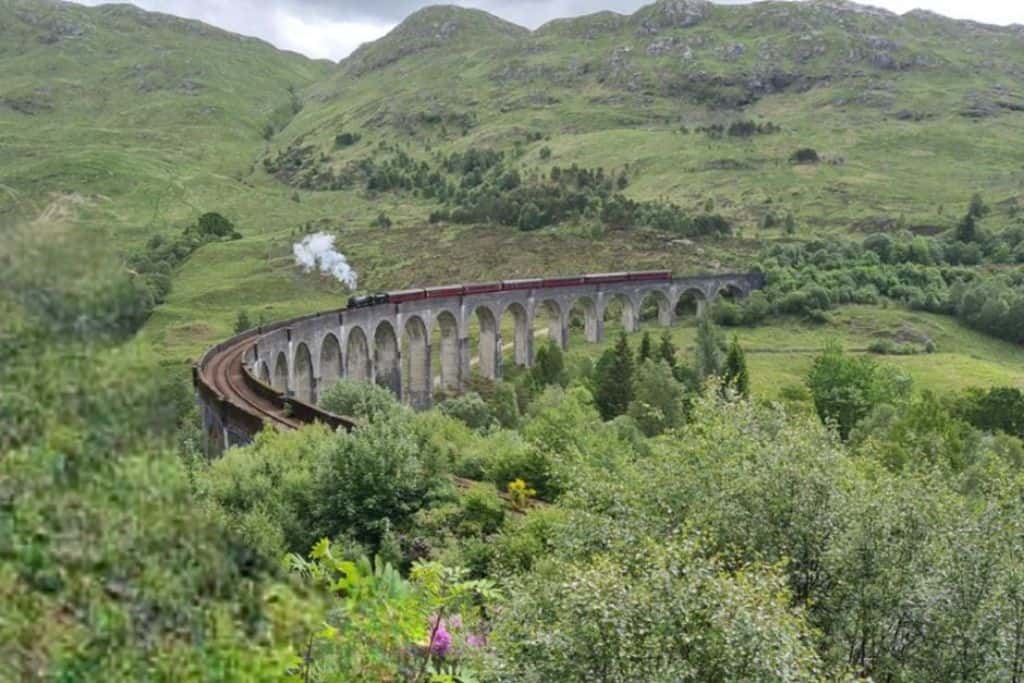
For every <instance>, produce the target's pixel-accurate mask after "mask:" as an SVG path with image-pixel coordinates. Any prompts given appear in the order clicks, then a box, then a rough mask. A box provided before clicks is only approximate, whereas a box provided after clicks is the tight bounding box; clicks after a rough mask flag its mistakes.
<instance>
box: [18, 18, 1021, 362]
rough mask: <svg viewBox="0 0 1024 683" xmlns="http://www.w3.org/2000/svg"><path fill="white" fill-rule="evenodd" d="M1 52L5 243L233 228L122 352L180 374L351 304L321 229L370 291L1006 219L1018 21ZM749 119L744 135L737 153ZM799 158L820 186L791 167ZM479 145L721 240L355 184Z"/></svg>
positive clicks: (424, 32) (183, 36)
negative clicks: (212, 348)
mask: <svg viewBox="0 0 1024 683" xmlns="http://www.w3.org/2000/svg"><path fill="white" fill-rule="evenodd" d="M0 38H2V40H0V226H3V229H4V230H5V231H6V232H8V233H9V234H11V235H17V236H19V237H18V239H16V240H11V241H10V242H9V244H10V245H15V248H23V247H25V246H26V244H33V245H38V242H39V237H40V236H42V237H45V238H50V237H59V238H60V239H59V240H52V241H55V242H57V243H62V244H63V243H66V244H69V245H72V246H73V252H72V256H73V261H74V262H73V263H72V264H71V265H72V266H74V265H81V264H83V263H92V264H94V267H95V264H96V263H99V264H102V266H103V267H104V268H107V269H110V268H115V269H116V268H119V267H120V266H119V261H118V259H119V258H120V256H121V255H122V254H124V253H126V252H130V251H133V250H138V249H141V248H142V245H143V244H144V243H145V240H147V239H148V238H149V237H151V236H152V235H154V234H160V235H164V236H174V235H176V234H179V233H180V231H181V230H182V229H183V228H184V227H185V226H187V225H188V224H190V223H191V222H193V221H194V220H195V219H196V217H197V216H198V215H200V214H201V213H203V212H206V211H218V212H220V213H223V214H224V215H225V216H227V217H228V218H230V219H231V220H232V221H234V223H235V224H236V226H237V228H238V230H239V231H240V232H241V233H242V235H243V239H242V240H239V241H232V242H222V243H215V244H209V245H207V246H204V247H202V248H201V249H199V251H198V252H196V253H195V254H193V255H192V256H191V258H190V259H189V260H188V261H187V262H186V263H185V264H184V265H183V266H181V267H180V268H179V269H178V270H177V271H176V272H175V273H174V276H173V289H172V291H171V294H170V296H169V298H168V300H167V302H166V303H165V304H164V305H162V306H160V307H159V308H157V310H156V311H155V313H154V314H153V315H152V317H151V318H150V320H149V322H148V324H147V325H146V326H145V327H144V328H143V330H142V333H141V336H140V342H141V343H142V344H144V345H145V346H150V347H153V348H154V349H155V350H156V351H157V353H158V354H160V355H161V356H162V357H164V358H166V359H167V360H169V361H171V362H176V363H180V362H183V361H186V360H188V359H190V358H194V357H195V356H196V355H197V354H198V353H199V352H200V351H201V349H203V348H204V347H205V346H208V345H209V344H211V343H213V342H215V341H217V340H218V339H220V338H222V337H224V336H225V335H227V334H229V333H230V332H231V329H232V325H233V322H234V319H235V316H236V314H237V313H238V311H239V310H240V309H243V308H244V309H248V310H249V311H250V313H251V314H252V315H253V317H260V316H262V317H264V318H266V319H275V318H279V317H282V316H285V315H291V314H298V313H303V312H308V311H311V310H313V309H324V308H329V307H335V306H338V305H341V303H342V301H343V299H344V297H346V296H347V295H348V292H346V291H345V290H344V288H342V287H341V286H340V285H338V284H336V283H333V282H331V281H328V280H326V279H324V278H321V277H317V276H310V275H304V274H302V273H300V272H299V271H298V270H297V269H296V268H295V266H294V263H293V260H292V258H291V245H292V243H293V242H294V241H296V240H297V239H298V238H299V237H300V236H301V235H302V234H304V233H306V232H309V231H313V230H324V231H327V232H331V233H333V234H335V235H337V237H338V246H339V248H340V249H341V250H342V251H343V252H344V253H345V254H346V255H347V256H348V258H349V260H350V262H351V263H352V264H353V266H354V267H355V268H356V270H357V271H358V272H359V273H360V276H361V277H360V283H361V287H362V288H364V289H367V290H370V289H383V288H397V287H403V286H409V285H416V284H430V283H440V282H447V281H455V280H477V279H486V278H495V277H507V276H517V275H529V274H537V273H550V272H580V271H588V270H606V269H615V270H617V269H621V268H624V267H629V268H644V267H668V268H672V269H674V270H675V271H677V272H705V271H714V270H717V269H731V268H745V267H749V266H750V265H751V264H753V263H754V262H756V261H757V260H758V258H759V255H760V254H762V253H763V250H764V248H765V247H766V246H767V245H770V244H773V243H786V242H800V241H806V240H808V239H811V238H816V237H821V236H829V237H830V238H838V239H847V238H848V239H852V240H857V241H860V240H861V239H862V238H863V235H864V233H868V232H874V231H879V230H884V231H892V232H895V231H898V230H901V229H909V230H911V231H913V232H916V233H921V234H935V233H939V232H942V231H944V230H947V229H950V228H951V227H953V226H954V224H955V221H956V220H957V219H958V217H959V216H960V214H961V213H962V210H963V207H964V205H966V203H967V201H968V198H969V197H970V195H971V194H972V193H973V192H975V191H980V192H982V193H983V194H984V196H985V198H986V200H987V201H988V202H989V204H990V205H992V206H993V208H994V212H993V215H992V216H990V217H989V218H988V219H986V220H987V223H988V224H991V225H993V226H995V227H999V226H1002V225H1004V224H1008V223H1011V222H1012V221H1014V220H1015V218H1014V216H1015V215H1016V212H1017V208H1018V206H1019V205H1020V204H1021V203H1022V202H1024V199H1022V198H1024V189H1022V188H1024V149H1022V148H1021V146H1020V145H1018V144H1015V142H1016V141H1017V140H1019V139H1022V134H1024V111H1022V109H1024V32H1022V30H1021V29H1020V27H1010V28H997V27H990V26H982V25H978V24H973V23H970V22H960V21H954V20H950V19H946V18H943V17H939V16H937V15H931V14H927V13H921V12H914V13H910V14H908V15H904V16H902V17H900V16H897V15H893V14H889V13H885V12H881V11H878V10H873V9H868V8H864V7H861V6H858V5H854V4H852V3H844V2H810V3H801V4H792V3H782V2H765V3H759V4H756V5H745V6H717V5H710V4H707V3H703V2H699V1H694V0H686V1H682V2H660V3H656V4H655V5H652V6H650V7H647V8H644V9H642V10H640V11H638V12H637V13H636V14H634V15H632V16H628V17H626V16H620V15H616V14H612V13H607V12H606V13H600V14H596V15H592V16H588V17H582V18H576V19H567V20H560V21H556V22H552V23H551V24H548V25H546V26H544V27H541V28H540V29H538V30H536V31H532V32H531V31H528V30H526V29H523V28H521V27H517V26H514V25H512V24H509V23H508V22H505V21H502V20H500V19H498V18H496V17H493V16H490V15H488V14H486V13H484V12H480V11H476V10H465V9H459V8H452V7H438V8H427V9H425V10H421V11H419V12H417V13H415V14H413V15H412V16H410V17H409V18H408V19H407V20H406V21H405V22H403V23H402V24H401V25H400V26H399V27H397V28H396V29H395V30H394V31H393V32H392V33H391V34H390V35H388V36H386V37H385V38H383V39H381V40H380V41H377V42H375V43H373V44H369V45H366V46H364V47H363V48H360V49H359V50H357V51H356V53H354V54H353V55H352V56H351V57H350V58H348V59H347V60H345V61H343V62H342V63H341V64H339V65H331V64H328V63H322V62H313V61H310V60H307V59H305V58H302V57H300V56H297V55H293V54H287V53H282V52H279V51H276V50H274V49H273V48H272V47H270V46H269V45H266V44H264V43H262V42H260V41H257V40H254V39H248V38H242V37H239V36H234V35H231V34H228V33H225V32H222V31H219V30H217V29H214V28H211V27H209V26H206V25H203V24H200V23H197V22H192V21H186V20H181V19H177V18H174V17H168V16H164V15H158V14H152V13H146V12H142V11H139V10H135V9H132V8H130V7H125V6H106V7H99V8H84V7H80V6H76V5H71V4H63V3H49V2H42V1H41V0H0ZM738 122H752V123H753V124H754V125H755V127H756V128H757V129H756V130H755V131H754V132H752V133H751V132H750V130H749V129H748V130H747V131H746V133H744V134H741V135H733V134H730V133H729V132H728V131H729V126H730V125H732V124H736V123H738ZM344 133H348V134H351V138H349V139H347V140H343V139H339V137H338V136H339V135H341V134H344ZM748 133H749V134H748ZM804 147H808V148H813V149H814V150H816V151H817V153H818V155H819V156H820V163H816V164H794V163H791V162H790V156H791V155H792V154H793V152H794V151H795V150H797V149H798V148H804ZM470 149H494V150H500V151H502V152H504V154H505V158H504V162H503V163H504V166H505V167H507V168H508V169H509V170H514V171H516V172H518V173H519V174H520V175H521V176H522V178H523V179H524V182H542V181H540V180H539V179H542V178H548V177H549V175H550V172H551V169H552V168H553V167H556V166H558V167H561V168H567V167H570V166H572V165H573V164H578V165H579V166H581V167H583V168H597V167H601V168H603V169H605V171H606V172H607V173H608V174H609V175H610V177H615V178H618V177H620V176H621V177H623V178H624V179H625V180H624V183H623V184H624V187H622V189H621V195H623V196H624V197H627V198H629V199H631V200H636V201H649V202H661V203H669V202H670V203H674V204H677V205H678V206H679V207H680V210H681V211H684V212H713V213H715V214H721V215H722V216H723V217H724V218H725V219H726V220H727V221H729V223H730V224H731V226H732V234H731V236H729V237H721V236H719V237H707V236H705V237H701V236H684V235H680V234H676V233H673V232H672V231H670V230H664V229H659V228H657V227H651V226H645V225H630V226H626V227H618V228H608V227H607V226H605V225H602V224H600V222H599V221H595V220H594V219H593V218H591V217H589V215H584V216H582V217H580V218H577V219H572V220H567V221H562V222H559V223H557V224H556V225H553V226H549V227H544V228H543V229H541V230H537V231H532V232H524V231H521V230H518V229H516V228H515V227H512V226H505V225H498V224H494V223H490V222H487V221H483V222H481V221H470V222H465V223H457V222H454V221H449V220H445V219H444V218H442V219H441V220H439V221H434V222H431V221H430V220H428V219H429V217H430V215H431V213H434V212H436V211H437V210H438V209H439V208H443V203H442V202H441V201H440V200H438V198H437V197H433V196H428V194H429V193H427V192H425V191H423V190H422V189H383V190H381V189H372V188H371V187H370V186H369V183H368V182H367V178H366V175H365V173H364V170H362V169H365V168H366V164H367V163H370V164H376V165H377V168H380V167H381V166H382V165H385V164H389V163H397V161H398V160H401V158H403V157H404V158H406V159H408V160H411V161H409V162H408V163H415V164H423V165H425V168H428V169H429V170H431V171H438V172H439V173H441V174H442V176H443V177H444V178H445V179H447V181H448V182H455V183H456V184H457V182H458V180H459V178H458V176H457V175H452V174H451V173H445V172H444V163H445V160H446V159H448V158H449V157H450V155H452V154H454V153H460V152H465V151H467V150H470ZM325 178H326V179H335V181H337V179H339V178H343V179H347V180H345V182H341V181H337V182H334V184H333V185H332V184H331V182H328V181H327V180H325ZM616 191H617V192H618V191H619V190H616ZM382 214H383V215H384V216H386V217H387V218H388V219H389V221H390V223H391V225H390V227H382V226H381V225H380V224H379V223H378V220H377V219H378V217H380V216H381V215H382ZM766 218H768V220H767V222H766ZM786 223H788V224H790V225H791V228H790V229H788V230H787V229H784V227H783V226H784V224H786ZM65 255H66V253H65ZM87 255H92V256H94V257H95V258H93V259H88V258H85V257H86V256H87ZM72 270H73V268H72ZM84 272H87V269H85V271H84ZM880 315H881V314H880ZM768 329H771V328H768ZM832 332H838V333H840V334H841V335H842V336H850V339H851V344H850V345H851V346H854V347H856V346H859V345H860V340H859V339H855V338H854V337H855V336H856V335H853V333H852V332H850V331H847V330H844V329H842V326H841V325H840V326H835V329H831V330H830V331H829V332H828V334H831V333H832ZM823 334H824V333H823ZM968 346H969V345H968V344H965V345H963V346H962V348H963V352H964V353H968V352H967V347H968ZM956 348H957V349H960V348H961V347H960V346H957V347H956ZM955 353H960V351H955ZM908 362H910V361H908ZM975 374H976V375H977V376H978V377H979V381H980V380H981V376H982V375H985V373H984V372H979V373H973V371H971V372H967V375H966V376H975ZM990 374H991V373H990ZM997 374H998V373H997Z"/></svg>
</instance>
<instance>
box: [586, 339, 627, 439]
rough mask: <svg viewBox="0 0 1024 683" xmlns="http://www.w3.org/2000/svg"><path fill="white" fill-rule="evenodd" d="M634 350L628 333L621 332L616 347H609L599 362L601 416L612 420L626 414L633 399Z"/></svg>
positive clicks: (598, 395) (597, 371) (598, 404)
mask: <svg viewBox="0 0 1024 683" xmlns="http://www.w3.org/2000/svg"><path fill="white" fill-rule="evenodd" d="M633 367H634V359H633V351H632V349H630V348H629V341H628V340H627V339H626V334H625V333H621V334H619V340H618V341H617V342H616V343H615V348H613V349H608V350H607V351H605V352H604V353H603V354H602V355H601V359H600V360H599V361H598V362H597V368H596V374H597V381H596V382H595V384H596V387H597V395H596V396H595V400H596V402H597V407H598V410H600V411H601V416H602V417H603V418H604V419H606V420H610V419H612V418H615V417H618V416H619V415H624V414H625V413H626V410H627V408H629V403H630V401H632V400H633Z"/></svg>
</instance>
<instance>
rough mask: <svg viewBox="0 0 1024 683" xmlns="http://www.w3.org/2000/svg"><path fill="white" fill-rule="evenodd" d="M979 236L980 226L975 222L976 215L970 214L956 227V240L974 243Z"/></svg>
mask: <svg viewBox="0 0 1024 683" xmlns="http://www.w3.org/2000/svg"><path fill="white" fill-rule="evenodd" d="M977 236H978V226H977V223H976V222H975V220H974V215H973V214H971V213H968V214H967V215H965V216H964V217H963V218H962V219H961V220H960V223H959V224H958V225H957V226H956V238H957V239H958V240H960V241H961V242H973V241H974V240H975V238H977Z"/></svg>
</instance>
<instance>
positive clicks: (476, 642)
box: [466, 633, 487, 647]
mask: <svg viewBox="0 0 1024 683" xmlns="http://www.w3.org/2000/svg"><path fill="white" fill-rule="evenodd" d="M466 645H469V646H470V647H484V646H485V645H487V636H478V635H477V634H475V633H470V634H469V635H468V636H466Z"/></svg>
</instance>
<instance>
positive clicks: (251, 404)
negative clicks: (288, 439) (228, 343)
mask: <svg viewBox="0 0 1024 683" xmlns="http://www.w3.org/2000/svg"><path fill="white" fill-rule="evenodd" d="M254 343H255V342H254V341H246V342H240V343H239V344H236V345H235V346H232V347H229V348H227V349H223V350H222V351H220V352H219V353H216V354H214V355H213V357H212V358H210V359H209V362H208V363H207V365H206V367H205V368H203V370H202V374H203V375H204V378H205V379H206V381H207V383H208V384H209V386H211V387H213V389H214V390H215V391H217V392H218V393H219V394H220V395H221V396H223V397H224V399H225V400H227V401H229V402H230V403H233V404H235V405H236V406H237V407H239V408H240V409H242V410H244V411H245V412H247V413H250V414H252V415H255V416H257V417H259V418H260V419H261V420H263V421H264V422H266V423H269V424H271V425H273V426H274V427H275V428H277V429H298V428H299V427H301V426H302V425H303V424H304V423H303V422H302V421H301V420H298V419H296V418H294V417H292V416H291V415H289V414H288V409H287V405H286V404H284V403H279V402H277V401H274V400H272V399H270V398H268V397H266V396H263V395H261V394H259V393H257V392H256V391H254V390H253V389H252V387H251V386H250V385H249V383H248V382H247V381H246V378H245V376H244V373H245V368H244V367H243V365H242V359H243V358H244V357H245V354H246V352H248V351H249V349H251V348H252V346H253V344H254Z"/></svg>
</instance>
